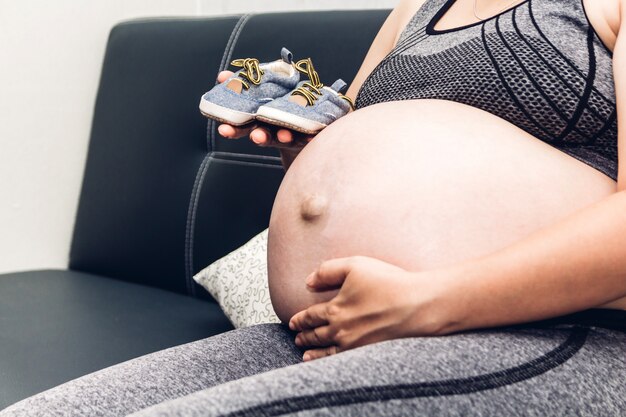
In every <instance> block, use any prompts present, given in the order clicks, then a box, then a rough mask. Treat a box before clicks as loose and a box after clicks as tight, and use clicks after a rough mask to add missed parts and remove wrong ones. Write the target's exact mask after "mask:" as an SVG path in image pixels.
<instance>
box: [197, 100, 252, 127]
mask: <svg viewBox="0 0 626 417" xmlns="http://www.w3.org/2000/svg"><path fill="white" fill-rule="evenodd" d="M198 107H199V108H200V113H202V115H203V116H204V117H208V118H210V119H214V120H217V121H218V122H222V123H226V124H229V125H233V126H242V125H245V124H248V123H250V122H251V121H253V120H254V119H255V114H254V113H246V112H243V111H238V110H233V109H229V108H227V107H224V106H220V105H219V104H215V103H211V102H210V101H207V100H205V99H200V105H199V106H198Z"/></svg>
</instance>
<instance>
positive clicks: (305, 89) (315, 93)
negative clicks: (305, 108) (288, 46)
mask: <svg viewBox="0 0 626 417" xmlns="http://www.w3.org/2000/svg"><path fill="white" fill-rule="evenodd" d="M294 66H295V68H296V69H297V70H298V71H300V72H302V73H304V74H306V75H307V76H308V77H309V80H310V81H311V82H308V81H305V82H304V83H302V85H301V86H299V87H298V88H296V89H295V90H293V91H292V92H291V95H292V96H293V95H301V96H303V97H304V98H305V99H306V101H307V103H308V104H309V106H312V105H313V104H314V103H315V100H317V99H318V97H320V96H321V95H322V93H321V91H320V89H321V88H322V87H324V84H322V83H321V81H320V77H319V75H318V74H317V71H315V67H314V66H313V62H312V61H311V58H305V59H301V60H300V61H298V62H296V63H295V64H294ZM338 94H339V96H340V97H341V98H343V99H345V100H346V101H347V102H348V103H349V104H350V108H351V109H352V110H354V103H353V102H352V100H351V99H350V97H348V96H344V95H343V94H341V93H338Z"/></svg>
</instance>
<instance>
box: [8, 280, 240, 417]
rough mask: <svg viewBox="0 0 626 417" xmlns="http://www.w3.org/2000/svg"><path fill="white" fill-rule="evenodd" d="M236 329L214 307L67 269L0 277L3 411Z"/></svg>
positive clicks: (182, 297) (217, 308)
mask: <svg viewBox="0 0 626 417" xmlns="http://www.w3.org/2000/svg"><path fill="white" fill-rule="evenodd" d="M232 328H233V327H232V325H231V324H230V322H229V321H228V319H227V318H226V316H225V315H224V313H223V312H222V310H221V309H220V308H219V306H218V305H217V304H216V303H212V302H209V301H203V300H198V299H194V298H191V297H187V296H184V295H180V294H175V293H172V292H169V291H165V290H161V289H157V288H151V287H145V286H141V285H137V284H132V283H128V282H124V281H119V280H115V279H111V278H107V277H103V276H97V275H92V274H86V273H81V272H75V271H66V270H42V271H27V272H18V273H10V274H2V275H0V410H1V409H3V408H5V407H7V406H9V405H10V404H12V403H14V402H17V401H19V400H21V399H23V398H26V397H29V396H31V395H33V394H36V393H38V392H41V391H44V390H46V389H48V388H51V387H53V386H55V385H58V384H61V383H63V382H66V381H69V380H71V379H74V378H77V377H79V376H81V375H85V374H88V373H90V372H93V371H96V370H98V369H102V368H105V367H107V366H110V365H114V364H116V363H120V362H123V361H125V360H128V359H131V358H135V357H137V356H141V355H144V354H147V353H150V352H155V351H157V350H161V349H164V348H167V347H171V346H175V345H179V344H182V343H187V342H191V341H194V340H199V339H203V338H205V337H209V336H211V335H214V334H218V333H222V332H224V331H227V330H231V329H232Z"/></svg>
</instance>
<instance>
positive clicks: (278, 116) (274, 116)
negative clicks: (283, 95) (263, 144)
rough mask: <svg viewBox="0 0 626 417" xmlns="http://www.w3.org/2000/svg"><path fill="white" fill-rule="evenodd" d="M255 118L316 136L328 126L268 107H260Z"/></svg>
mask: <svg viewBox="0 0 626 417" xmlns="http://www.w3.org/2000/svg"><path fill="white" fill-rule="evenodd" d="M255 118H256V119H257V120H260V121H262V122H265V123H269V124H272V125H277V126H281V127H286V128H288V129H291V130H295V131H297V132H300V133H304V134H307V135H315V134H317V133H318V132H319V131H320V130H322V129H324V128H325V127H326V126H327V125H325V124H324V123H320V122H316V121H315V120H309V119H305V118H304V117H301V116H296V115H295V114H291V113H287V112H285V111H282V110H278V109H275V108H272V107H266V106H261V107H259V109H258V110H257V112H256V116H255Z"/></svg>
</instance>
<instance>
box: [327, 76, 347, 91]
mask: <svg viewBox="0 0 626 417" xmlns="http://www.w3.org/2000/svg"><path fill="white" fill-rule="evenodd" d="M347 85H348V84H346V82H345V81H344V80H342V79H341V78H339V79H338V80H337V81H335V82H334V83H333V85H331V86H330V88H332V89H333V90H335V91H336V92H338V93H341V91H342V90H343V89H344V88H346V86H347Z"/></svg>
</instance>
